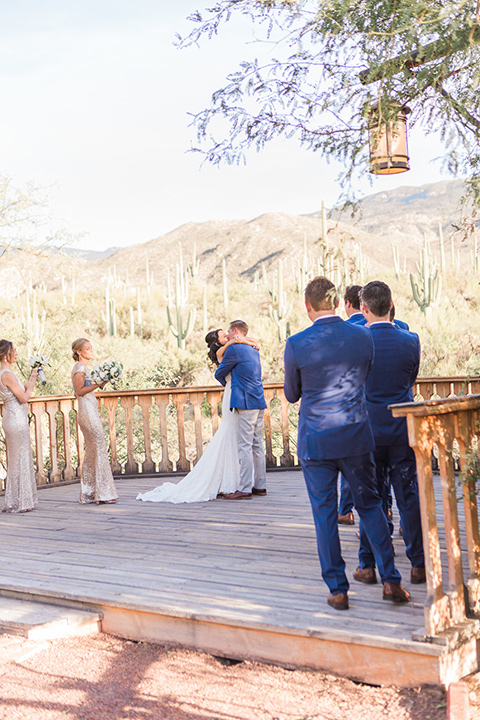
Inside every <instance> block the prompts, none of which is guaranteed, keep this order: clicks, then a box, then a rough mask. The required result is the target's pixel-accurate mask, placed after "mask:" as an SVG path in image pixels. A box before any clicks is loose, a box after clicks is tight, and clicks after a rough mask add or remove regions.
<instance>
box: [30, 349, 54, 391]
mask: <svg viewBox="0 0 480 720" xmlns="http://www.w3.org/2000/svg"><path fill="white" fill-rule="evenodd" d="M28 363H29V365H30V367H31V368H32V370H33V369H34V368H38V377H39V378H40V380H41V381H42V383H43V385H45V383H46V382H47V378H46V377H45V373H44V372H43V368H44V367H45V366H48V365H50V363H49V362H48V360H47V358H46V357H45V356H44V355H33V356H32V357H31V358H30V359H29V361H28Z"/></svg>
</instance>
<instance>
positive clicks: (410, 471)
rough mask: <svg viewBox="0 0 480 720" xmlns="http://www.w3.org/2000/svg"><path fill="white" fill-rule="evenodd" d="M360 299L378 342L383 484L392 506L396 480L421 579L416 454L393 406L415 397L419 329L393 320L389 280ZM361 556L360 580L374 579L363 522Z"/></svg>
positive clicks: (378, 455) (373, 387)
mask: <svg viewBox="0 0 480 720" xmlns="http://www.w3.org/2000/svg"><path fill="white" fill-rule="evenodd" d="M360 302H361V307H362V312H363V313H364V315H365V317H366V319H367V323H368V327H369V329H370V332H371V333H372V338H373V344H374V347H375V359H374V361H373V366H372V370H371V372H370V374H369V376H368V379H367V385H366V396H367V408H368V414H369V417H370V422H371V423H372V429H373V435H374V438H375V452H374V457H375V464H376V475H377V483H378V490H379V493H380V495H381V496H382V498H383V502H384V511H385V512H387V495H388V489H389V484H390V483H391V484H392V486H393V489H394V492H395V498H396V500H397V506H398V511H399V513H400V522H401V526H402V532H403V539H404V541H405V546H406V553H407V557H408V559H409V560H410V562H411V565H412V569H411V575H410V580H411V582H412V583H414V584H419V583H422V582H425V558H424V553H423V539H422V525H421V519H420V505H419V499H418V483H417V471H416V463H415V455H414V452H413V450H412V448H411V447H410V445H409V444H408V433H407V421H406V418H394V417H393V416H392V413H391V411H390V410H389V409H388V406H389V405H392V404H394V403H403V402H413V392H412V386H413V385H414V383H415V381H416V379H417V374H418V368H419V365H420V340H419V337H418V335H417V334H416V333H412V332H408V331H405V330H401V329H400V328H399V327H396V326H395V325H394V324H393V323H392V322H390V310H391V307H392V305H393V301H392V293H391V291H390V288H389V287H388V285H386V284H385V283H384V282H381V281H380V280H374V281H373V282H369V283H368V284H367V285H365V287H363V288H362V290H361V291H360ZM359 560H360V565H359V567H358V568H357V570H356V571H355V573H354V578H355V580H359V581H360V582H366V583H373V582H375V581H376V576H375V559H374V557H373V553H372V551H371V548H370V544H369V542H368V539H367V537H366V534H365V533H364V532H363V529H362V527H361V525H360V552H359Z"/></svg>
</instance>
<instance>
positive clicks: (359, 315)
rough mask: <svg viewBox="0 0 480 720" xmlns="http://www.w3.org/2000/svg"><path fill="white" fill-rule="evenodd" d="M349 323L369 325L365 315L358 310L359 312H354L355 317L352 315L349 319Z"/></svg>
mask: <svg viewBox="0 0 480 720" xmlns="http://www.w3.org/2000/svg"><path fill="white" fill-rule="evenodd" d="M347 322H349V323H352V325H366V324H367V321H366V320H365V317H364V315H363V313H361V312H360V310H357V312H354V313H353V315H350V317H349V318H347Z"/></svg>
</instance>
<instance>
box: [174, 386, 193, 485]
mask: <svg viewBox="0 0 480 720" xmlns="http://www.w3.org/2000/svg"><path fill="white" fill-rule="evenodd" d="M173 402H174V403H175V407H176V408H177V432H178V460H177V462H176V469H177V470H182V471H185V472H188V471H189V470H190V463H189V461H188V460H187V453H186V445H185V419H184V417H183V406H184V404H185V403H186V402H187V395H186V393H176V394H175V395H174V397H173Z"/></svg>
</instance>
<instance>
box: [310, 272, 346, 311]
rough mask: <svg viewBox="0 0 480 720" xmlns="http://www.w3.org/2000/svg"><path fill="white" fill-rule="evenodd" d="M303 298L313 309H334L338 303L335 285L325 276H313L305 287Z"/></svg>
mask: <svg viewBox="0 0 480 720" xmlns="http://www.w3.org/2000/svg"><path fill="white" fill-rule="evenodd" d="M305 300H306V302H308V303H309V304H310V305H311V306H312V308H313V309H314V310H315V311H319V310H335V308H336V307H337V305H338V298H337V291H336V288H335V285H334V284H333V283H332V281H331V280H329V279H328V278H326V277H315V278H313V280H310V282H309V283H308V285H307V287H306V288H305Z"/></svg>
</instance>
